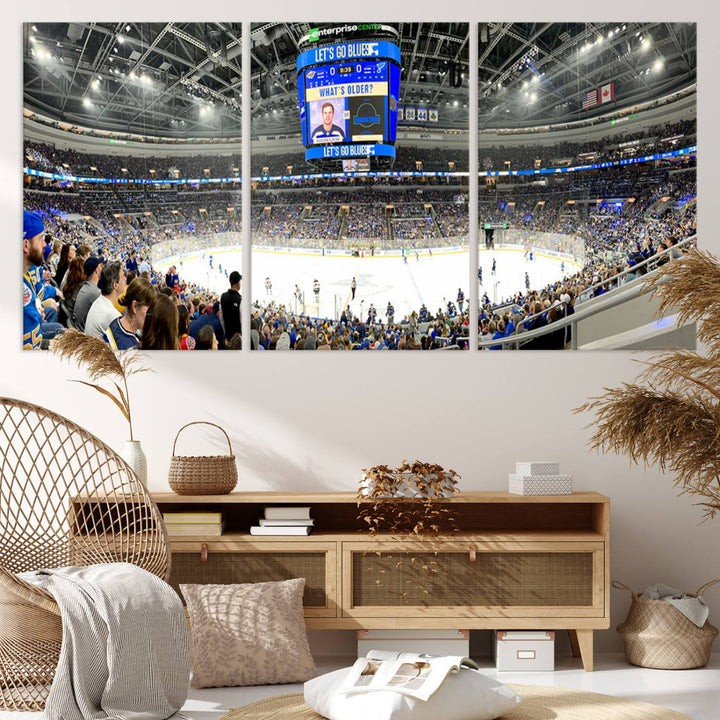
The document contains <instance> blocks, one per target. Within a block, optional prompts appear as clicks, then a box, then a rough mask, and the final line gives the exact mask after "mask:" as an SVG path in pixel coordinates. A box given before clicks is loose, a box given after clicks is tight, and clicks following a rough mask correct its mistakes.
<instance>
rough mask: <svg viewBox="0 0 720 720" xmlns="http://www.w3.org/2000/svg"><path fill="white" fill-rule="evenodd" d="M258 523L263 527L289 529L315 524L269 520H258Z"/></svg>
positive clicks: (310, 521)
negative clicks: (290, 527) (289, 527)
mask: <svg viewBox="0 0 720 720" xmlns="http://www.w3.org/2000/svg"><path fill="white" fill-rule="evenodd" d="M258 523H259V524H260V525H262V526H263V527H288V526H295V525H298V526H302V527H310V526H311V525H314V524H315V521H314V520H312V519H311V520H293V519H289V520H268V519H267V518H260V520H258Z"/></svg>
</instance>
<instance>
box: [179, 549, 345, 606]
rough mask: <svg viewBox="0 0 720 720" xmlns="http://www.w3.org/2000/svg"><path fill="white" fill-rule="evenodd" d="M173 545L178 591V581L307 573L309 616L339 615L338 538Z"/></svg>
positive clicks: (212, 581)
mask: <svg viewBox="0 0 720 720" xmlns="http://www.w3.org/2000/svg"><path fill="white" fill-rule="evenodd" d="M203 546H206V553H204V552H203ZM171 550H172V568H171V572H170V584H171V585H172V587H173V588H174V589H175V590H176V592H178V593H179V594H180V588H179V586H180V585H181V584H186V583H188V584H193V583H198V584H235V583H254V582H270V581H275V580H289V579H291V578H297V577H303V578H305V592H304V594H303V605H304V607H305V617H337V613H338V603H337V544H336V543H328V542H313V541H305V542H302V543H297V542H276V541H271V542H252V541H247V542H238V541H224V542H223V541H220V540H215V541H210V540H207V541H205V542H198V541H195V540H193V541H183V540H173V541H172V542H171ZM205 555H206V556H207V557H206V558H205V559H203V558H204V556H205Z"/></svg>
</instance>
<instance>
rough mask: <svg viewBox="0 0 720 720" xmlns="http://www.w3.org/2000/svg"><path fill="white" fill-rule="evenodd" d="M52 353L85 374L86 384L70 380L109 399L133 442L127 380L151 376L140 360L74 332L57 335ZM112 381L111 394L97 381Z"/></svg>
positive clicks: (131, 353) (129, 351)
mask: <svg viewBox="0 0 720 720" xmlns="http://www.w3.org/2000/svg"><path fill="white" fill-rule="evenodd" d="M51 348H52V352H54V353H55V354H56V355H59V356H60V357H61V358H63V359H68V360H73V361H74V362H75V363H76V364H77V365H78V367H81V368H82V367H84V368H85V370H87V373H88V377H89V378H90V382H86V381H84V380H73V381H72V382H78V383H80V384H82V385H87V386H88V387H91V388H94V389H95V390H97V391H98V392H99V393H101V394H102V395H105V397H108V398H110V399H111V400H112V401H113V402H114V403H115V405H116V406H117V407H118V408H119V409H120V412H121V413H122V414H123V417H124V418H125V419H126V420H127V422H128V425H129V426H130V440H134V438H133V426H132V416H131V414H130V391H129V389H128V383H127V381H128V378H129V377H130V376H131V375H135V374H137V373H141V372H151V370H150V368H146V367H140V357H141V356H139V355H138V354H137V353H136V352H135V351H134V350H124V351H122V352H119V353H117V354H116V353H115V352H114V351H113V350H112V349H111V348H110V346H109V345H108V344H107V343H106V342H103V341H102V340H100V339H99V338H94V337H91V336H90V335H85V334H84V333H81V332H80V331H78V330H68V331H66V332H64V333H62V334H61V335H58V336H57V337H56V338H55V339H54V340H53V342H52V345H51ZM106 378H113V380H112V381H111V382H112V384H113V385H114V386H115V390H114V391H113V390H108V389H106V388H104V387H102V386H101V385H99V384H98V383H99V381H100V380H103V379H106Z"/></svg>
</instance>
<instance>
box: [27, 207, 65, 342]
mask: <svg viewBox="0 0 720 720" xmlns="http://www.w3.org/2000/svg"><path fill="white" fill-rule="evenodd" d="M44 234H45V225H44V223H43V219H42V217H41V216H40V215H39V214H38V213H36V212H30V211H29V210H25V211H24V212H23V350H39V349H40V348H41V347H42V341H43V336H45V337H47V338H50V337H53V336H54V335H56V334H57V333H58V332H60V331H62V329H63V326H62V325H61V324H60V323H57V322H45V318H44V315H43V308H42V305H41V298H40V297H38V285H40V286H41V287H42V282H41V281H39V280H38V278H39V277H41V273H39V269H40V268H41V266H42V264H43V249H44V247H45V238H44Z"/></svg>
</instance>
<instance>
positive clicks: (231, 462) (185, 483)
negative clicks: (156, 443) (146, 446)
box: [168, 420, 238, 495]
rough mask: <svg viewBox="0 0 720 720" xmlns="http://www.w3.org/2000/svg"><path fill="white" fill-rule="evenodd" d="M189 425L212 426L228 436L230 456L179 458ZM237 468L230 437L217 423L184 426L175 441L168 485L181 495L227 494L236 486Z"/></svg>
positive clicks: (181, 456)
mask: <svg viewBox="0 0 720 720" xmlns="http://www.w3.org/2000/svg"><path fill="white" fill-rule="evenodd" d="M190 425H212V427H215V428H217V429H218V430H220V432H221V433H222V434H223V435H224V436H225V439H226V440H227V443H228V448H229V449H230V454H229V455H209V456H208V455H201V456H192V455H190V456H188V455H176V454H175V447H176V445H177V441H178V437H179V436H180V433H181V432H182V431H183V430H184V429H185V428H186V427H190ZM237 479H238V477H237V467H236V465H235V456H234V455H233V454H232V445H231V444H230V438H229V437H228V434H227V433H226V432H225V431H224V430H223V429H222V428H221V427H220V426H219V425H215V423H211V422H204V421H202V420H198V421H196V422H191V423H188V424H187V425H183V426H182V427H181V428H180V429H179V430H178V431H177V435H175V442H173V451H172V458H171V460H170V471H169V473H168V484H169V485H170V489H171V490H172V491H173V492H176V493H177V494H178V495H227V494H228V493H229V492H232V491H233V490H234V489H235V486H236V485H237Z"/></svg>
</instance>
